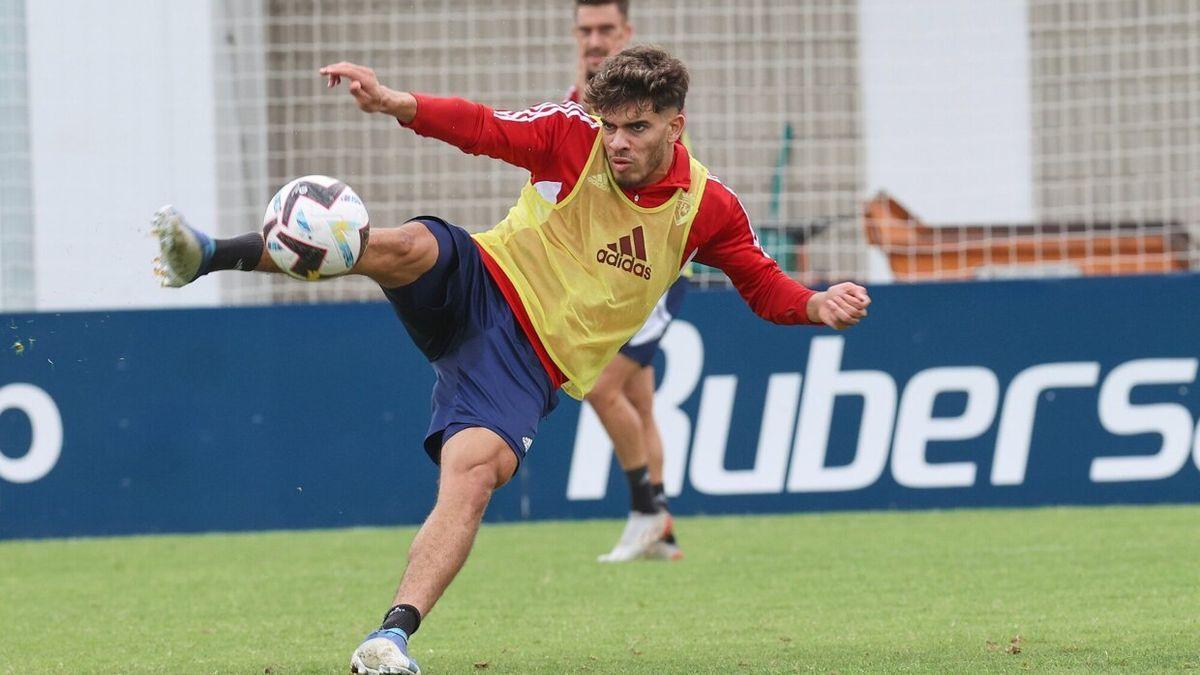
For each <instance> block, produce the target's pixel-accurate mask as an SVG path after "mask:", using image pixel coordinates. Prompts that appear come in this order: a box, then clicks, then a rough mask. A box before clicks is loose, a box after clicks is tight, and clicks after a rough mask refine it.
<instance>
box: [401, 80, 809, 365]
mask: <svg viewBox="0 0 1200 675" xmlns="http://www.w3.org/2000/svg"><path fill="white" fill-rule="evenodd" d="M416 98H417V115H416V117H415V118H414V119H413V121H412V122H410V123H409V124H408V125H407V126H408V127H409V128H411V129H412V130H413V131H415V132H416V133H418V134H420V135H422V136H428V137H431V138H436V139H439V140H441V141H445V142H447V143H450V144H451V145H455V146H457V147H458V148H460V149H462V151H463V152H467V153H470V154H473V155H487V156H488V157H493V158H495V159H499V160H502V161H504V162H507V163H509V164H512V165H514V166H519V167H521V168H523V169H526V170H528V171H529V174H530V177H529V180H530V182H531V183H533V185H534V186H535V187H537V188H538V192H539V193H541V194H542V196H543V197H545V198H546V199H547V200H549V201H556V200H557V199H558V198H560V197H565V196H566V195H569V194H570V193H571V190H572V188H574V186H575V181H576V180H578V178H579V176H580V174H581V173H582V172H583V168H584V165H585V164H586V163H587V160H588V156H589V155H590V153H591V151H592V148H593V147H594V145H595V142H596V134H598V133H600V126H599V124H598V123H597V122H596V120H595V119H594V118H592V117H590V116H589V115H588V114H587V113H586V112H585V111H584V109H583V108H582V107H580V106H579V105H578V104H576V103H570V102H568V103H562V104H558V103H544V104H542V105H539V106H535V107H533V108H530V109H528V110H522V111H518V112H506V111H498V110H492V109H491V108H489V107H487V106H485V105H481V104H479V103H473V102H471V101H467V100H465V99H461V98H441V97H436V96H428V95H424V94H417V95H416ZM690 180H691V178H690V168H689V158H688V153H687V149H686V148H684V147H683V144H682V143H678V142H677V143H675V157H674V158H673V160H672V163H671V168H670V170H669V171H668V172H667V175H666V176H665V177H664V178H663V179H662V180H660V181H659V182H657V183H654V184H653V185H647V186H644V187H641V188H638V189H635V190H630V189H623V191H624V192H625V195H626V196H628V197H629V199H631V200H633V201H634V202H636V203H637V204H639V205H641V206H643V207H646V208H654V207H655V206H659V205H661V204H662V203H663V202H665V201H667V200H668V199H670V198H671V196H672V195H674V194H675V191H676V190H678V189H679V188H683V189H689V187H690V186H689V185H688V183H689V182H690ZM481 252H482V249H481ZM483 259H484V263H485V264H486V265H487V267H488V270H489V271H490V272H491V274H492V277H493V278H494V279H495V280H496V283H497V285H498V286H499V287H500V291H501V293H503V295H504V297H505V298H506V299H507V300H508V303H509V305H511V306H512V309H513V312H514V313H515V314H516V316H517V320H518V321H519V322H520V323H521V327H522V328H523V329H524V330H525V333H526V335H527V336H528V337H529V339H530V341H531V342H532V343H533V346H534V349H535V350H536V351H537V352H538V355H539V356H540V357H541V360H542V363H543V365H545V366H546V369H547V371H548V372H549V374H550V377H551V380H552V381H553V382H554V384H555V386H559V385H561V384H562V383H563V382H564V381H565V378H564V377H563V375H562V373H561V372H559V370H558V368H557V367H556V366H555V365H554V363H553V362H552V361H551V360H550V359H549V357H548V355H547V354H546V352H545V349H544V348H543V347H542V345H541V342H540V340H539V339H538V337H537V335H536V333H535V332H534V331H533V327H532V325H531V324H530V322H529V318H528V316H527V315H526V313H525V310H524V307H523V306H522V305H521V301H520V299H519V297H518V296H517V294H516V291H515V290H514V289H513V287H512V284H511V283H510V282H509V281H508V279H507V278H506V277H505V276H504V273H503V272H502V271H501V270H500V269H499V267H498V266H497V265H496V264H495V263H494V262H493V261H492V260H491V258H489V257H488V256H487V254H486V252H484V253H483ZM691 259H694V260H695V261H696V262H699V263H702V264H704V265H709V266H711V267H716V268H719V269H720V270H721V271H723V272H724V273H725V274H726V275H728V276H729V279H730V281H732V282H733V285H734V287H735V288H737V290H738V293H740V294H741V295H742V297H743V298H744V299H745V301H746V304H748V305H749V306H750V308H751V309H752V310H754V313H755V314H758V315H759V316H761V317H762V318H764V319H766V320H768V321H771V322H774V323H780V324H796V323H809V321H808V311H807V304H808V299H809V297H810V296H812V294H813V291H812V290H810V289H808V288H806V287H805V286H803V285H802V284H800V283H798V282H796V281H795V280H793V279H791V278H790V277H788V276H787V275H786V274H784V273H783V271H782V270H780V269H779V266H778V265H777V264H776V263H775V261H774V260H773V259H771V258H770V257H769V256H768V255H767V254H766V252H765V251H763V249H762V246H760V245H759V243H758V237H757V236H756V235H755V234H754V230H753V229H751V227H750V218H749V216H747V215H746V210H745V209H744V208H742V205H741V202H739V201H738V198H737V195H735V194H734V193H733V191H731V190H730V189H729V188H727V187H725V185H724V184H722V183H721V182H720V181H719V180H717V178H716V177H715V176H713V175H712V174H709V185H708V186H707V187H706V188H705V190H704V196H703V197H702V198H701V200H700V208H699V210H698V211H697V213H696V217H695V220H693V221H692V229H691V232H690V233H689V235H688V241H687V246H686V248H685V251H684V258H683V260H684V262H685V264H686V261H688V260H691Z"/></svg>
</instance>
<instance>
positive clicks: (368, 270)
mask: <svg viewBox="0 0 1200 675" xmlns="http://www.w3.org/2000/svg"><path fill="white" fill-rule="evenodd" d="M437 257H438V243H437V239H436V238H435V237H434V236H433V234H432V233H431V232H430V231H429V228H428V227H427V226H426V225H425V224H424V223H422V222H419V221H409V222H407V223H405V224H403V225H401V226H400V227H393V228H386V229H377V230H373V231H372V232H371V239H370V241H369V242H367V250H366V253H365V254H364V255H363V258H362V263H361V265H360V266H359V267H358V268H357V269H356V270H355V271H356V272H358V273H360V274H364V275H366V276H369V277H371V278H372V279H374V280H375V281H376V282H378V283H379V284H381V285H383V286H385V287H389V288H394V287H397V286H404V285H407V284H410V283H412V282H413V281H416V280H417V279H418V278H420V276H421V275H422V274H424V273H425V272H427V271H428V270H429V268H431V267H433V265H434V263H436V262H437Z"/></svg>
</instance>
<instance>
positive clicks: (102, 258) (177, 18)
mask: <svg viewBox="0 0 1200 675" xmlns="http://www.w3.org/2000/svg"><path fill="white" fill-rule="evenodd" d="M26 16H27V25H28V40H27V45H28V62H29V101H30V108H29V109H30V136H31V147H32V156H33V162H32V163H33V193H34V210H35V213H36V222H37V225H36V228H35V237H36V239H35V242H34V250H35V274H36V290H37V301H36V307H37V309H39V310H57V309H81V308H89V309H96V308H125V307H161V306H173V305H209V304H215V303H216V301H217V297H218V293H217V291H218V287H217V284H215V283H200V284H195V285H193V286H191V287H188V288H185V289H180V290H175V289H171V290H167V289H161V288H159V287H158V286H157V282H156V280H155V279H154V278H153V277H152V275H151V272H150V269H151V260H152V259H153V257H154V256H155V254H156V246H155V244H154V242H153V240H152V239H151V238H150V237H149V236H148V229H149V225H148V221H149V218H150V216H151V214H152V213H153V212H154V210H155V209H156V208H157V207H159V206H160V205H162V204H164V203H167V202H171V203H174V204H176V205H177V206H179V207H180V208H181V209H182V210H183V211H184V212H185V213H186V214H188V216H189V217H190V218H192V219H193V221H194V222H196V223H198V224H204V225H205V226H209V225H210V224H211V223H212V222H213V220H214V218H215V214H216V206H217V204H216V171H215V165H216V161H215V146H216V143H215V137H216V136H215V127H214V105H213V72H212V64H213V58H212V44H213V40H212V35H211V31H212V28H211V26H212V19H211V9H210V3H209V2H207V0H172V1H171V2H163V1H161V0H106V1H105V2H78V1H77V0H27V3H26Z"/></svg>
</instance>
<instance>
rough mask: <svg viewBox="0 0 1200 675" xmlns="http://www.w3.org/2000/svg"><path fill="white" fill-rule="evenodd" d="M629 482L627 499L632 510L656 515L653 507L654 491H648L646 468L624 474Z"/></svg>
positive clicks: (631, 470)
mask: <svg viewBox="0 0 1200 675" xmlns="http://www.w3.org/2000/svg"><path fill="white" fill-rule="evenodd" d="M625 479H626V480H628V481H629V497H630V503H631V505H632V509H633V510H634V511H636V512H638V513H657V512H658V508H657V507H655V506H654V491H653V490H651V489H650V474H648V473H647V472H646V467H644V466H642V467H638V468H636V469H630V470H628V471H626V472H625Z"/></svg>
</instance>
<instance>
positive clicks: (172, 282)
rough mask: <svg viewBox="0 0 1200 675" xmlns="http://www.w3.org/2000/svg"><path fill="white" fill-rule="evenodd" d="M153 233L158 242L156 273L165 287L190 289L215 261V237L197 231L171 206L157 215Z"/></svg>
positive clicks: (155, 214) (165, 207)
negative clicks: (213, 256) (213, 260)
mask: <svg viewBox="0 0 1200 675" xmlns="http://www.w3.org/2000/svg"><path fill="white" fill-rule="evenodd" d="M152 222H153V224H154V226H153V227H152V228H151V230H150V231H151V233H153V234H154V236H155V237H156V238H157V239H158V260H156V261H155V265H154V273H155V274H157V275H158V276H159V278H160V279H161V280H162V285H163V286H174V287H176V288H177V287H179V286H186V285H188V284H190V283H192V282H193V281H195V280H196V277H199V276H200V275H201V274H202V273H203V272H206V271H208V270H207V266H208V264H209V261H211V260H212V255H213V251H214V250H215V248H216V244H215V243H214V242H213V239H212V237H210V236H208V235H207V234H204V233H203V232H201V231H199V230H197V229H195V228H193V227H192V226H191V225H188V224H187V221H186V220H184V218H183V214H182V213H180V212H179V211H176V210H175V207H174V206H171V205H170V204H168V205H166V206H164V207H162V208H161V209H159V210H158V211H155V212H154V219H153V221H152Z"/></svg>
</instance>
